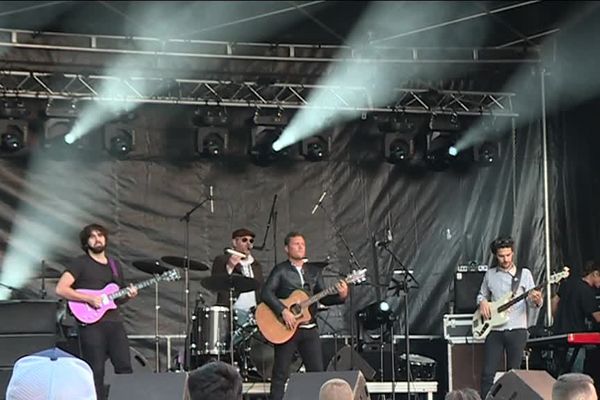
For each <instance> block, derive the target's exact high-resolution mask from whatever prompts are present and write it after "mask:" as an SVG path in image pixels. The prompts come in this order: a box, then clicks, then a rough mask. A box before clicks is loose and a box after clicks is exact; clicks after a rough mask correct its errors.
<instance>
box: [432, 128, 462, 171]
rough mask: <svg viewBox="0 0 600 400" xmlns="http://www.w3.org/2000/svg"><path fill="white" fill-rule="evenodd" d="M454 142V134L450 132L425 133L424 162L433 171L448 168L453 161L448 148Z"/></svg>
mask: <svg viewBox="0 0 600 400" xmlns="http://www.w3.org/2000/svg"><path fill="white" fill-rule="evenodd" d="M455 144H456V139H455V137H454V135H453V134H452V133H450V132H440V131H434V132H431V133H429V134H428V135H427V150H426V152H425V162H426V163H427V164H428V165H429V167H430V168H431V169H433V170H434V171H442V170H444V169H446V168H448V167H449V166H450V165H451V163H452V162H453V161H454V157H453V156H451V155H450V148H451V147H453V146H454V145H455Z"/></svg>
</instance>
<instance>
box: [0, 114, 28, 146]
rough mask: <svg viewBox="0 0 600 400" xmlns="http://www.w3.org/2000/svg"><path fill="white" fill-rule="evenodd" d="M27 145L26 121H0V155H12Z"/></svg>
mask: <svg viewBox="0 0 600 400" xmlns="http://www.w3.org/2000/svg"><path fill="white" fill-rule="evenodd" d="M26 143H27V121H23V120H17V119H3V120H0V153H5V154H14V153H17V152H19V151H20V150H21V149H23V148H24V147H25V146H26Z"/></svg>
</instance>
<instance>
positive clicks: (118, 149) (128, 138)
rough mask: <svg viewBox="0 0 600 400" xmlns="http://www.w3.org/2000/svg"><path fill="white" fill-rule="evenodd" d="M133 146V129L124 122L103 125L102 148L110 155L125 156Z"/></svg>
mask: <svg viewBox="0 0 600 400" xmlns="http://www.w3.org/2000/svg"><path fill="white" fill-rule="evenodd" d="M134 146H135V131H134V130H133V129H132V128H131V127H130V126H129V125H127V124H124V123H110V124H107V125H106V126H105V127H104V149H105V150H106V151H107V152H108V153H109V154H110V155H112V156H114V157H117V158H125V157H126V156H127V155H128V154H129V153H130V152H131V151H132V150H133V149H134Z"/></svg>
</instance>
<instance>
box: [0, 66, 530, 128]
mask: <svg viewBox="0 0 600 400" xmlns="http://www.w3.org/2000/svg"><path fill="white" fill-rule="evenodd" d="M315 90H321V91H324V92H325V93H326V94H327V99H326V101H324V102H322V103H321V104H327V106H322V105H315V104H311V102H310V93H311V92H312V91H315ZM107 93H110V94H107ZM514 96H515V94H514V93H507V92H494V93H492V92H478V91H456V90H438V91H434V90H430V89H415V88H396V89H393V90H392V91H391V92H390V95H389V96H388V98H390V101H389V102H388V103H387V104H386V105H384V106H380V105H374V104H373V102H372V100H371V98H370V93H369V91H368V90H367V89H366V88H365V87H360V86H343V87H341V86H326V85H312V84H311V85H309V84H306V85H303V84H297V83H277V82H266V83H264V82H257V81H242V82H236V81H231V80H229V81H227V80H202V79H183V78H182V79H177V78H175V79H163V78H149V77H129V78H123V77H116V76H107V75H88V76H84V75H79V74H63V73H48V72H29V71H13V70H2V71H0V97H11V98H36V99H63V100H78V101H86V100H87V101H90V100H94V101H109V102H124V103H156V104H181V105H196V106H202V105H205V106H224V107H247V108H256V109H261V108H277V109H282V110H284V109H300V108H313V109H335V110H341V111H358V112H406V113H420V114H424V113H428V114H429V113H440V114H457V115H472V116H477V115H482V114H483V115H494V116H498V117H516V116H518V114H516V113H515V112H513V107H512V99H513V97H514Z"/></svg>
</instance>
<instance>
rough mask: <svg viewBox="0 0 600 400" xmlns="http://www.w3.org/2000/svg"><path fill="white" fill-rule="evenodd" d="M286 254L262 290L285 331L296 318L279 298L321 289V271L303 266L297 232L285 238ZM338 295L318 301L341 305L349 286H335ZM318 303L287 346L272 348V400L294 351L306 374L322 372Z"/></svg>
mask: <svg viewBox="0 0 600 400" xmlns="http://www.w3.org/2000/svg"><path fill="white" fill-rule="evenodd" d="M284 244H285V247H284V249H285V252H286V253H287V256H288V259H287V261H284V262H282V263H280V264H277V265H276V266H275V267H273V269H272V270H271V273H270V274H269V277H268V278H267V281H266V283H265V286H264V287H263V291H262V300H263V301H264V302H265V303H266V304H267V305H268V306H269V308H270V309H271V310H273V312H274V313H275V314H276V315H280V316H281V318H282V320H283V321H284V322H285V324H286V326H287V327H288V329H294V328H295V327H296V324H297V322H296V319H295V318H294V315H293V314H292V312H291V311H290V310H288V309H287V308H286V307H285V305H284V304H283V303H282V302H281V301H280V300H279V299H285V298H287V297H289V295H290V294H291V293H292V292H293V291H294V290H297V289H303V290H305V291H307V292H308V294H310V295H313V294H315V293H318V292H321V291H322V290H324V289H325V288H326V287H325V284H324V282H323V275H322V270H321V269H320V268H318V267H313V266H309V265H304V264H305V257H306V243H305V240H304V236H303V235H302V234H301V233H298V232H290V233H288V234H287V235H286V237H285V240H284ZM337 289H338V294H337V295H331V296H327V297H324V298H323V299H322V300H321V302H322V303H323V304H325V305H334V304H342V303H343V302H344V301H345V300H346V297H347V296H348V285H347V284H346V282H344V281H341V282H340V283H338V285H337ZM316 308H317V304H313V306H312V307H311V309H310V313H311V315H312V317H313V318H312V319H311V320H310V321H308V322H307V323H305V324H303V325H300V326H299V327H298V330H297V331H296V333H295V334H294V336H293V337H292V338H291V339H290V340H289V341H287V342H286V343H282V344H276V345H275V360H274V362H273V372H272V375H271V376H272V378H271V394H270V396H271V397H270V398H271V400H281V399H282V398H283V392H284V386H285V382H286V380H287V379H288V377H289V373H290V371H289V369H290V365H291V363H292V359H293V356H294V353H295V351H296V350H298V352H299V353H300V356H301V357H302V361H303V362H304V366H305V367H306V370H307V371H308V372H319V371H323V369H324V368H323V355H322V349H321V340H320V338H319V330H318V328H317V323H316V320H315V319H314V316H315V311H316Z"/></svg>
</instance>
